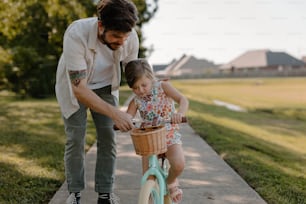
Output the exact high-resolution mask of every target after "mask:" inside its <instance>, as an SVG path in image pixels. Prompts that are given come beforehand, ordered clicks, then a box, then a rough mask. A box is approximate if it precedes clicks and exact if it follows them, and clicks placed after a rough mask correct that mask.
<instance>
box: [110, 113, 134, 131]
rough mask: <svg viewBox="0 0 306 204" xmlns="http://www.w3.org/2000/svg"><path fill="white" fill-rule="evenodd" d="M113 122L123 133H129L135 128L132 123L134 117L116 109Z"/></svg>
mask: <svg viewBox="0 0 306 204" xmlns="http://www.w3.org/2000/svg"><path fill="white" fill-rule="evenodd" d="M113 121H114V123H115V126H116V127H117V128H118V129H119V130H120V131H122V132H127V131H129V130H131V129H132V128H134V125H133V122H132V116H131V115H130V114H128V113H125V112H122V111H120V110H117V109H116V112H115V113H114V117H113Z"/></svg>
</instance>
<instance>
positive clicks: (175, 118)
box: [171, 113, 184, 124]
mask: <svg viewBox="0 0 306 204" xmlns="http://www.w3.org/2000/svg"><path fill="white" fill-rule="evenodd" d="M183 117H184V116H183V114H182V113H173V114H172V116H171V123H173V124H178V123H181V122H183V120H182V118H183Z"/></svg>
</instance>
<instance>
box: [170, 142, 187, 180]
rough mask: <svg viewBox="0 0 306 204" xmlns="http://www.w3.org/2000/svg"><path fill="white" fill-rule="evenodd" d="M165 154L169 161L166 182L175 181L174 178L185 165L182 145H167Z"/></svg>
mask: <svg viewBox="0 0 306 204" xmlns="http://www.w3.org/2000/svg"><path fill="white" fill-rule="evenodd" d="M166 156H167V159H168V161H169V163H170V169H169V175H168V178H167V183H168V184H171V183H173V182H175V181H176V178H177V177H178V176H179V175H180V174H181V173H182V172H183V170H184V167H185V157H184V153H183V149H182V145H180V144H173V145H171V146H169V147H168V151H167V153H166Z"/></svg>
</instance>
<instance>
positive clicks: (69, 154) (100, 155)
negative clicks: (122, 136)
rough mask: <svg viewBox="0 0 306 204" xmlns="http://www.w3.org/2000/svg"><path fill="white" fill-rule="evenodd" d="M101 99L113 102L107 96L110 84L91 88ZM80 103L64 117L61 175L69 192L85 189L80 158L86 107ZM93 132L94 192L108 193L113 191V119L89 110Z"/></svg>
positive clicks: (82, 159) (114, 152)
mask: <svg viewBox="0 0 306 204" xmlns="http://www.w3.org/2000/svg"><path fill="white" fill-rule="evenodd" d="M93 91H94V92H95V93H96V94H97V95H98V96H99V97H100V98H102V99H103V100H104V101H106V102H108V103H110V104H112V105H115V106H116V105H117V104H118V101H117V100H116V98H115V97H114V96H113V95H111V92H110V91H111V88H110V86H108V87H105V88H101V89H97V90H93ZM79 104H80V109H79V110H78V111H77V112H75V113H74V114H73V115H72V116H70V117H69V118H68V119H65V118H64V124H65V132H66V136H67V141H66V145H65V155H64V160H65V175H66V179H67V184H68V190H69V192H80V191H81V190H83V189H84V188H85V178H84V158H85V151H84V145H85V135H86V126H87V107H85V106H84V105H83V104H81V103H79ZM90 112H91V115H92V118H93V121H94V124H95V127H96V133H97V160H96V169H95V191H96V192H99V193H110V192H112V190H113V182H114V171H115V160H116V143H115V132H114V130H113V121H112V120H111V119H110V118H109V117H107V116H105V115H101V114H99V113H96V112H94V111H92V110H90Z"/></svg>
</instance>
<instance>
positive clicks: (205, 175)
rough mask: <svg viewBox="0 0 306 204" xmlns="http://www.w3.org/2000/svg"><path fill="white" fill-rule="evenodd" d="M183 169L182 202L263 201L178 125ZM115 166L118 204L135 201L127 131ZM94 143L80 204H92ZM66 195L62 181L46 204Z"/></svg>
mask: <svg viewBox="0 0 306 204" xmlns="http://www.w3.org/2000/svg"><path fill="white" fill-rule="evenodd" d="M181 132H182V135H183V143H184V144H183V147H184V152H185V157H186V168H185V171H184V173H183V175H182V176H181V177H180V184H181V187H182V189H183V191H184V198H183V201H182V204H266V202H265V201H264V200H263V199H262V198H261V197H260V196H259V195H258V194H257V193H256V192H255V191H254V190H253V189H252V188H251V187H250V186H249V185H248V184H247V183H246V182H245V181H244V180H243V179H242V178H241V177H240V176H239V175H238V174H237V173H236V172H235V171H233V170H232V169H231V168H230V167H229V166H228V165H227V164H226V163H225V162H224V161H223V160H222V159H221V158H220V156H219V155H217V154H216V152H215V151H214V150H213V149H212V148H211V147H210V146H208V145H207V143H206V142H205V141H204V140H203V139H201V138H200V137H199V136H198V135H197V134H195V132H194V131H193V129H192V128H191V127H190V126H189V125H188V124H182V125H181ZM117 152H118V159H117V168H116V181H115V193H116V194H117V195H118V196H119V197H120V200H121V204H137V198H138V193H139V189H140V178H141V161H140V157H139V156H138V155H136V154H135V152H134V147H133V144H132V141H131V138H130V136H129V134H128V133H121V132H119V131H118V134H117ZM95 159H96V146H95V145H94V146H93V147H92V148H91V149H90V150H89V151H88V153H87V155H86V180H87V182H86V183H87V186H86V189H85V190H84V191H82V204H96V203H97V194H96V193H95V192H94V167H95ZM67 196H68V193H67V186H66V183H64V184H63V185H62V187H61V188H60V189H59V190H58V192H57V193H56V194H55V195H54V197H53V199H52V200H51V201H50V203H49V204H64V203H65V200H66V198H67Z"/></svg>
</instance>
